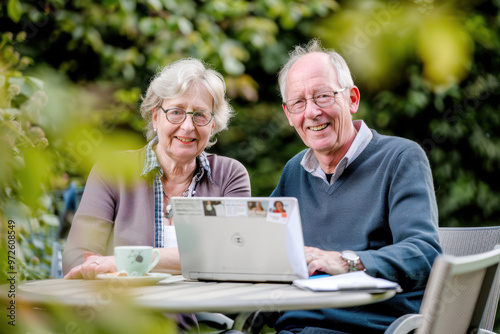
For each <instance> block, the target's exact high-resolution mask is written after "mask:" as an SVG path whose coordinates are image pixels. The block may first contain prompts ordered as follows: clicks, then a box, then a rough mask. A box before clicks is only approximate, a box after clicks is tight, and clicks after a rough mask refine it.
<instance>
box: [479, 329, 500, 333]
mask: <svg viewBox="0 0 500 334" xmlns="http://www.w3.org/2000/svg"><path fill="white" fill-rule="evenodd" d="M477 334H497V333H495V332H491V331H488V330H486V329H482V328H479V329H478V331H477Z"/></svg>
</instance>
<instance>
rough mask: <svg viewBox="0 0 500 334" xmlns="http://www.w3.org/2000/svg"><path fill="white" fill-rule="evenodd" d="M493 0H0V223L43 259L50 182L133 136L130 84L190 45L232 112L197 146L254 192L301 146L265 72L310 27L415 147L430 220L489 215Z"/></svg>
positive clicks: (54, 184) (260, 192) (372, 105)
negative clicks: (207, 144)
mask: <svg viewBox="0 0 500 334" xmlns="http://www.w3.org/2000/svg"><path fill="white" fill-rule="evenodd" d="M499 6H500V3H499V2H498V1H480V0H470V1H462V0H460V1H440V2H437V1H433V0H412V1H410V0H407V1H403V0H402V1H375V0H366V1H350V2H349V1H346V0H343V1H338V2H336V1H333V0H308V1H304V0H254V1H241V0H105V1H101V2H97V1H93V2H92V1H83V0H73V1H64V0H45V1H34V0H25V1H20V0H8V1H7V2H2V4H0V27H1V43H0V52H1V54H0V71H1V72H0V117H1V118H0V137H1V140H0V154H1V157H2V164H0V185H1V189H0V192H1V197H0V205H1V207H0V214H1V215H2V217H1V219H2V228H3V231H2V235H5V234H4V233H5V231H6V230H5V228H6V226H7V225H6V224H7V221H8V220H9V219H12V220H14V221H15V222H16V224H17V225H16V226H17V231H18V234H17V237H18V242H19V244H20V245H22V247H21V249H20V252H21V250H22V253H23V255H20V256H21V257H20V261H19V264H20V265H21V266H24V268H25V269H24V271H22V272H24V274H23V276H22V277H23V278H28V277H30V278H38V277H43V276H45V275H46V274H47V271H46V266H47V265H48V262H47V261H48V260H49V259H48V257H49V255H50V251H51V250H50V249H49V248H48V247H47V246H46V245H47V244H48V243H47V240H48V238H49V236H50V233H51V231H52V228H53V226H54V225H57V224H56V221H55V220H54V214H57V211H56V210H54V209H53V208H54V206H55V205H54V203H53V198H54V196H50V195H51V194H52V192H53V191H54V190H57V189H63V188H64V187H66V186H67V185H68V182H70V181H74V180H77V182H78V183H79V184H84V182H85V179H86V177H87V174H88V172H89V169H90V168H91V166H92V165H93V164H94V162H95V161H96V160H98V159H102V158H106V157H109V152H110V151H113V150H118V149H135V148H138V147H141V146H142V145H144V139H143V138H142V129H143V123H142V120H141V117H140V115H139V112H138V105H139V103H140V96H141V94H143V93H144V92H145V89H146V87H147V85H148V83H149V80H150V79H151V77H152V75H154V74H155V73H156V71H157V70H158V69H159V67H161V66H163V65H165V64H167V63H169V62H171V61H173V60H176V59H179V58H183V57H187V56H191V57H197V58H200V59H202V60H204V61H205V62H206V63H207V64H209V65H211V66H212V67H213V68H214V69H215V70H218V71H220V72H221V73H223V75H224V76H225V79H226V83H227V88H228V96H229V97H230V98H231V99H232V104H233V106H234V107H235V109H236V111H237V114H236V117H235V118H234V119H233V121H232V123H231V125H230V127H229V130H228V131H226V132H224V133H222V134H220V136H219V138H218V143H217V144H216V145H215V146H214V147H213V148H211V151H212V152H215V153H218V154H223V155H226V156H230V157H233V158H236V159H238V160H240V161H241V162H242V163H243V164H244V165H245V166H246V167H247V168H248V170H249V173H250V176H251V182H252V194H253V195H254V196H268V195H269V194H270V193H271V191H272V190H273V189H274V187H275V185H276V183H277V182H278V179H279V177H280V174H281V170H282V168H283V166H284V164H285V163H286V161H287V160H288V159H289V158H290V157H292V156H293V155H294V154H296V153H298V152H299V151H301V150H302V149H304V148H305V147H304V145H303V143H302V142H301V140H300V138H299V137H298V136H297V135H296V134H295V130H294V129H293V128H292V127H290V126H289V124H288V122H287V120H286V118H285V116H284V114H283V112H282V110H281V100H280V97H279V96H278V89H277V84H276V81H277V80H276V79H277V78H276V74H277V72H278V70H279V68H280V66H281V65H282V64H283V62H284V61H285V59H286V57H287V53H288V51H290V50H291V49H292V47H293V46H294V45H295V44H298V43H306V42H307V41H308V40H309V39H310V38H312V37H317V38H319V39H321V40H322V42H323V44H324V46H326V47H333V48H335V49H336V50H337V51H339V52H340V53H341V54H343V55H344V56H345V58H346V60H347V62H348V64H349V65H350V67H351V68H352V71H353V74H354V77H355V83H356V85H357V86H358V87H359V88H360V90H361V105H360V109H359V111H358V113H357V114H356V115H355V118H357V119H363V120H365V122H366V123H367V124H368V125H369V126H370V127H371V128H373V129H375V130H377V131H379V132H380V133H383V134H390V135H397V136H401V137H405V138H409V139H412V140H415V141H416V142H418V143H420V144H421V146H422V147H423V148H424V150H425V151H426V152H427V154H428V157H429V160H430V163H431V167H432V170H433V176H434V182H435V188H436V196H437V200H438V206H439V219H440V225H441V226H483V225H498V224H499V223H498V221H499V218H500V181H499V179H498V178H496V177H494V176H495V175H494V174H495V172H496V171H498V170H499V167H500V163H499V162H500V142H499V136H498V129H499V128H500V127H499V125H500V116H499V113H498V111H497V105H496V102H495V101H498V100H497V99H498V94H499V93H498V86H499V70H498V69H499V68H500V66H499V65H500V64H499V63H500V56H499V55H500V40H499V36H500V34H499V25H500V20H499V17H500V11H499ZM3 240H7V239H6V238H4V237H2V242H0V246H1V247H5V245H4V242H3ZM40 240H42V242H41V243H40ZM2 250H3V249H2ZM3 261H4V260H3V259H2V261H0V263H1V265H2V266H5V265H6V264H5V263H4V262H3ZM43 268H45V269H43ZM20 271H21V270H20Z"/></svg>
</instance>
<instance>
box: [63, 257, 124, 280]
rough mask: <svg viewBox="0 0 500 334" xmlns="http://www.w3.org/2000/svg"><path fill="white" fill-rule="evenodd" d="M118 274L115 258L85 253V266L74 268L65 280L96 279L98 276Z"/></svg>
mask: <svg viewBox="0 0 500 334" xmlns="http://www.w3.org/2000/svg"><path fill="white" fill-rule="evenodd" d="M113 272H116V264H115V257H114V256H101V255H99V254H94V253H92V252H83V264H81V265H79V266H76V267H74V268H73V269H71V270H70V271H69V273H67V274H66V276H64V278H65V279H73V278H84V279H95V278H96V276H97V275H98V274H102V273H113Z"/></svg>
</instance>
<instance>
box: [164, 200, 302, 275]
mask: <svg viewBox="0 0 500 334" xmlns="http://www.w3.org/2000/svg"><path fill="white" fill-rule="evenodd" d="M171 204H172V209H173V211H174V221H175V230H176V235H177V244H178V247H179V254H180V260H181V267H182V275H183V276H184V278H186V279H191V280H212V281H248V282H287V283H289V282H292V281H293V280H295V279H300V278H307V277H309V275H308V271H307V264H306V259H305V254H304V240H303V235H302V225H301V221H300V214H299V204H298V202H297V199H296V198H292V197H281V198H279V197H173V198H172V199H171Z"/></svg>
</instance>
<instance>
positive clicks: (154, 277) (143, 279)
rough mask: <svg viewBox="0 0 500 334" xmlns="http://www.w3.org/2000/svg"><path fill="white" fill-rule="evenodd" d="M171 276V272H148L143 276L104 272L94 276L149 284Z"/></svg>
mask: <svg viewBox="0 0 500 334" xmlns="http://www.w3.org/2000/svg"><path fill="white" fill-rule="evenodd" d="M171 276H172V275H171V274H164V273H148V274H146V275H144V276H116V274H112V273H106V274H98V275H97V276H96V278H97V279H100V280H117V281H121V282H123V283H125V284H131V285H150V284H155V283H157V282H159V281H162V280H164V279H167V278H169V277H171Z"/></svg>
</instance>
